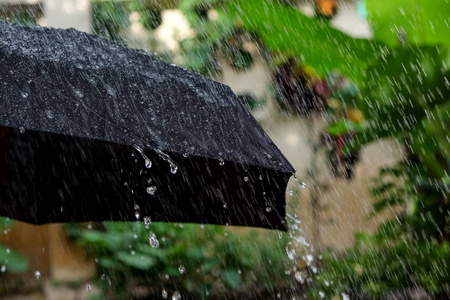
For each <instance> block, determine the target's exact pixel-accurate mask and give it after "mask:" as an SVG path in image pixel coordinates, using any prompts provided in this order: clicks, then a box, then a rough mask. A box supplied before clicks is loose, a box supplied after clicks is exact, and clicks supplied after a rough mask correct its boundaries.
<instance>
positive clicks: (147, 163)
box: [133, 145, 152, 169]
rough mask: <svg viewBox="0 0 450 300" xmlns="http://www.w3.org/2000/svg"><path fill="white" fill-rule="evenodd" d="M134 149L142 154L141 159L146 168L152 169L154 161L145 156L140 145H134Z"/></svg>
mask: <svg viewBox="0 0 450 300" xmlns="http://www.w3.org/2000/svg"><path fill="white" fill-rule="evenodd" d="M133 147H134V149H136V150H137V151H138V152H139V153H140V154H141V157H142V158H143V159H144V163H145V167H146V168H147V169H150V168H151V167H152V161H151V160H150V159H149V158H148V157H147V156H146V155H145V154H144V150H143V149H142V148H141V147H139V146H138V145H133Z"/></svg>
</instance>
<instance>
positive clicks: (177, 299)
mask: <svg viewBox="0 0 450 300" xmlns="http://www.w3.org/2000/svg"><path fill="white" fill-rule="evenodd" d="M180 299H181V294H180V292H179V291H175V292H173V294H172V300H180Z"/></svg>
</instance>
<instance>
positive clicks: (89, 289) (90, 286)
mask: <svg viewBox="0 0 450 300" xmlns="http://www.w3.org/2000/svg"><path fill="white" fill-rule="evenodd" d="M86 291H88V292H90V291H92V285H91V284H90V283H89V282H88V283H86Z"/></svg>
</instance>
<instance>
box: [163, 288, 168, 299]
mask: <svg viewBox="0 0 450 300" xmlns="http://www.w3.org/2000/svg"><path fill="white" fill-rule="evenodd" d="M161 296H162V297H163V299H167V297H168V296H169V293H167V291H166V290H165V289H163V290H162V292H161Z"/></svg>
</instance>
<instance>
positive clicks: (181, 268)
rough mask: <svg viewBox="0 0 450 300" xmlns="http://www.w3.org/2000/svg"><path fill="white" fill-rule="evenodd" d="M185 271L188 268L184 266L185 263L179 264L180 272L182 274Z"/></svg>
mask: <svg viewBox="0 0 450 300" xmlns="http://www.w3.org/2000/svg"><path fill="white" fill-rule="evenodd" d="M184 271H186V269H185V268H184V266H183V265H179V266H178V272H180V274H183V273H184Z"/></svg>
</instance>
